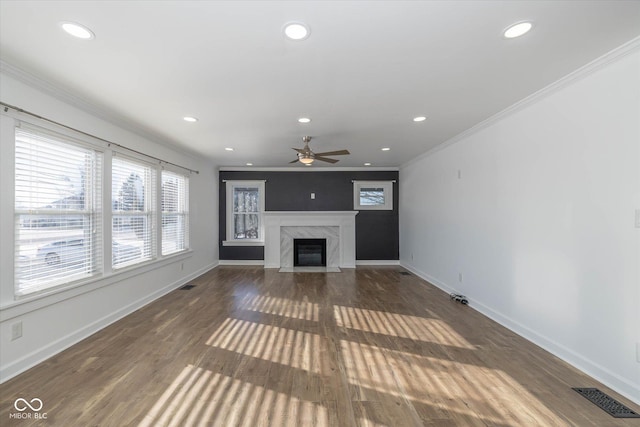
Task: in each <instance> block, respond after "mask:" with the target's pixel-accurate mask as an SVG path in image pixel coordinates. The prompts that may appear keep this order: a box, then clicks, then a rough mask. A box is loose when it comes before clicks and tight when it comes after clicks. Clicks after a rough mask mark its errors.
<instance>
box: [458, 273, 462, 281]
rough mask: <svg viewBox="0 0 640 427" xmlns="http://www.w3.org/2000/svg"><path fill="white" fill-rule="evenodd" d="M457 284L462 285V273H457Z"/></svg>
mask: <svg viewBox="0 0 640 427" xmlns="http://www.w3.org/2000/svg"><path fill="white" fill-rule="evenodd" d="M458 282H461V283H462V273H458Z"/></svg>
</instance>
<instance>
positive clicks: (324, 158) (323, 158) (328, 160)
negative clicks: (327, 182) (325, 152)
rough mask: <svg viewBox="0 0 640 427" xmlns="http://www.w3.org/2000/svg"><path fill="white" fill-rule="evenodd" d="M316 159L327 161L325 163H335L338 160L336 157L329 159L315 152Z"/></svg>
mask: <svg viewBox="0 0 640 427" xmlns="http://www.w3.org/2000/svg"><path fill="white" fill-rule="evenodd" d="M316 160H320V161H321V162H327V163H337V162H338V161H339V160H336V159H330V158H328V157H319V156H318V155H317V154H316Z"/></svg>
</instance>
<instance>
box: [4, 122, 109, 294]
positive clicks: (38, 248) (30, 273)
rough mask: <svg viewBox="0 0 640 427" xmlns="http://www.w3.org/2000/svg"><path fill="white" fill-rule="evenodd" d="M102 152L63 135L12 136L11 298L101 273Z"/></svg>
mask: <svg viewBox="0 0 640 427" xmlns="http://www.w3.org/2000/svg"><path fill="white" fill-rule="evenodd" d="M101 171H102V153H100V152H98V151H96V150H94V149H92V148H90V147H88V146H83V144H82V143H79V142H77V141H72V140H71V138H68V137H66V136H62V135H58V134H55V133H51V132H49V131H46V130H43V129H39V128H35V127H34V128H32V127H30V126H23V127H21V128H17V129H16V131H15V227H14V229H15V293H16V295H18V296H21V295H26V294H30V293H34V292H38V291H42V290H45V289H49V288H52V287H55V286H59V285H62V284H66V283H69V282H73V281H76V280H81V279H86V278H88V277H92V276H97V275H99V274H101V271H102V244H101V242H102V224H101V211H100V209H101V206H102V201H101V196H102V189H101V182H102V178H101Z"/></svg>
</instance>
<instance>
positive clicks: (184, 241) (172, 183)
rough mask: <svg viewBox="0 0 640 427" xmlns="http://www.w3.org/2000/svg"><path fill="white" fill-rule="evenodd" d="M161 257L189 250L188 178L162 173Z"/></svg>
mask: <svg viewBox="0 0 640 427" xmlns="http://www.w3.org/2000/svg"><path fill="white" fill-rule="evenodd" d="M161 181H162V255H169V254H172V253H175V252H180V251H183V250H186V249H188V248H189V178H187V177H186V176H184V175H179V174H176V173H173V172H169V171H162V176H161Z"/></svg>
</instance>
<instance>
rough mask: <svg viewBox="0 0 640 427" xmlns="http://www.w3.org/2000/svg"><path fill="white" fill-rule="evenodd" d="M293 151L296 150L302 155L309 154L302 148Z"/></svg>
mask: <svg viewBox="0 0 640 427" xmlns="http://www.w3.org/2000/svg"><path fill="white" fill-rule="evenodd" d="M291 148H293V147H291ZM293 149H294V150H296V151H297V152H298V153H300V154H307V152H306V151H305V150H303V149H302V148H293Z"/></svg>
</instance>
